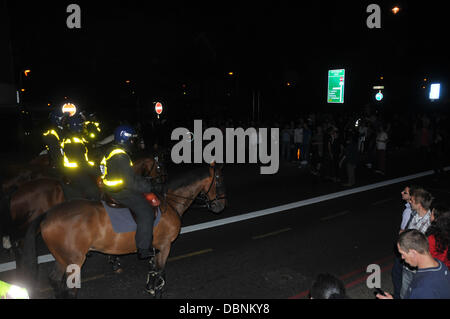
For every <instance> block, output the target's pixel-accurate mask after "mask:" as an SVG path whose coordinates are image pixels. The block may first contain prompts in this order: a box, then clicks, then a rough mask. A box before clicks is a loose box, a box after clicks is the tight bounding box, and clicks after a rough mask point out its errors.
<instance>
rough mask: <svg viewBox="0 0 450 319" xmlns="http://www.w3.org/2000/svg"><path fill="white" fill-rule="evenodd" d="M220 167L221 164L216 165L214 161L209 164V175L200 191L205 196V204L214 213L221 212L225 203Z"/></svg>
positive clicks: (221, 167)
mask: <svg viewBox="0 0 450 319" xmlns="http://www.w3.org/2000/svg"><path fill="white" fill-rule="evenodd" d="M222 169H223V166H218V165H216V164H215V163H213V164H211V166H210V168H209V175H210V176H209V178H207V179H206V182H205V183H204V187H203V189H202V193H203V195H204V197H206V199H205V201H206V206H207V207H208V209H209V210H211V211H212V212H214V213H216V214H218V213H220V212H222V211H223V210H224V209H225V205H226V194H225V183H224V179H223V173H222Z"/></svg>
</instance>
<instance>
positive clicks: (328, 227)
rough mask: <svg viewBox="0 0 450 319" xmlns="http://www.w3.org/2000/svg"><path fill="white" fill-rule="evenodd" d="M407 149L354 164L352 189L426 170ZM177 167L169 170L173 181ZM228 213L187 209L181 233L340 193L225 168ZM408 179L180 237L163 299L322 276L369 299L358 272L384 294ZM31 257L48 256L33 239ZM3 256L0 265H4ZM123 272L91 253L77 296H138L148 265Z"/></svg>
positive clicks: (43, 280) (282, 292)
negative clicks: (376, 277)
mask: <svg viewBox="0 0 450 319" xmlns="http://www.w3.org/2000/svg"><path fill="white" fill-rule="evenodd" d="M414 158H415V157H414V155H413V154H412V153H411V152H408V151H401V150H398V151H396V152H395V153H390V155H389V160H388V167H389V170H388V174H387V175H386V176H381V175H378V174H375V173H373V172H372V171H370V170H368V169H366V168H364V167H361V168H359V170H358V174H357V180H358V184H357V185H356V186H355V188H357V187H361V186H364V185H373V184H375V183H378V182H382V181H385V180H392V179H394V178H398V177H403V176H408V175H411V174H414V173H419V172H423V171H427V170H428V169H429V168H428V167H426V166H424V163H421V162H419V161H415V160H414ZM182 169H183V170H184V169H186V168H185V167H173V166H172V167H169V174H171V175H173V176H175V175H176V174H177V173H178V172H179V171H180V170H182ZM224 174H225V178H226V180H225V182H226V186H227V198H228V206H227V209H226V210H225V211H224V212H223V213H222V214H220V215H214V214H212V213H210V212H208V211H207V210H206V209H203V208H191V209H190V210H189V211H188V212H187V213H186V214H185V216H184V217H183V227H184V228H183V229H185V230H186V229H188V228H189V227H190V226H193V225H198V224H202V223H206V222H211V221H220V220H223V219H226V218H230V217H232V216H242V215H246V214H248V213H251V212H257V211H261V210H265V209H268V208H273V207H278V206H280V205H285V204H290V203H296V202H300V201H303V200H306V199H310V198H317V197H318V196H322V195H326V194H333V193H338V192H341V191H345V190H348V188H344V187H342V186H340V185H339V184H336V183H332V182H328V181H323V180H320V179H318V178H317V177H315V176H313V175H311V174H309V173H308V172H307V170H305V169H302V168H299V167H298V165H294V164H292V163H286V164H283V165H282V166H281V167H280V171H279V173H278V174H276V175H273V176H262V175H259V167H258V166H249V165H232V166H226V168H225V170H224ZM449 181H450V180H449V178H448V177H446V178H444V179H441V180H439V181H435V180H434V179H433V177H432V176H426V177H422V178H418V179H414V180H413V181H411V182H414V183H415V184H420V185H423V186H425V187H426V188H428V189H430V190H431V191H432V192H433V194H435V196H440V197H445V196H446V195H448V193H449V192H450V188H449ZM407 183H408V182H406V181H405V182H401V183H395V184H392V185H388V186H384V187H377V188H375V189H370V190H366V191H361V192H357V193H355V194H352V195H348V196H342V197H338V198H335V199H330V200H326V201H322V202H319V203H315V204H311V205H305V206H301V207H298V208H293V209H289V210H282V211H279V212H277V213H273V214H270V215H266V216H262V217H256V218H252V219H247V220H243V221H239V222H234V223H230V224H226V225H222V226H216V227H212V228H207V229H203V230H199V231H194V232H188V233H182V234H181V235H180V236H179V238H178V239H177V241H176V242H175V243H174V245H173V247H172V251H171V254H170V257H169V261H168V263H167V267H166V279H167V285H166V287H165V292H164V296H163V297H164V298H168V299H289V298H291V299H299V298H305V297H306V295H307V290H308V289H309V287H310V285H311V283H312V282H313V280H314V278H315V277H316V276H317V275H318V274H319V273H323V272H327V273H331V274H334V275H336V276H338V277H340V278H341V279H342V280H343V281H344V282H345V284H346V286H347V289H348V294H349V296H350V297H351V298H355V299H373V294H372V291H371V290H370V289H368V288H367V286H366V278H367V276H368V275H369V274H368V273H367V272H366V269H367V266H368V265H371V264H377V265H379V266H380V268H381V271H382V288H383V289H385V290H388V291H392V285H391V282H390V268H391V267H392V261H393V252H394V243H395V240H396V237H397V236H396V234H397V233H398V228H399V225H400V220H401V212H402V210H403V203H402V201H401V196H400V191H401V190H402V188H403V187H404V185H405V184H407ZM38 252H39V254H40V255H45V254H48V251H47V250H46V248H45V247H44V245H43V243H42V242H40V243H39V249H38ZM12 260H13V258H12V257H11V256H8V255H7V254H6V253H5V252H2V253H1V254H0V263H5V262H9V261H12ZM121 262H122V266H123V269H124V272H123V273H122V274H120V275H119V274H115V273H113V272H112V269H111V266H110V265H109V264H108V263H107V257H106V256H104V255H102V254H98V253H95V254H93V255H92V256H91V257H90V258H88V259H87V261H86V263H85V265H84V266H83V269H82V277H81V278H82V288H81V289H80V291H79V295H78V297H79V298H83V299H92V298H101V299H103V298H105V299H129V298H135V299H141V298H143V299H146V298H149V295H148V294H147V293H146V292H145V291H144V286H145V279H146V270H147V266H146V264H145V263H144V262H141V261H138V260H137V257H136V256H135V255H129V256H123V257H122V258H121ZM50 266H51V263H45V264H41V265H40V268H39V286H38V295H36V296H35V297H36V298H44V299H46V298H53V295H52V291H51V289H50V288H49V284H48V280H47V274H48V271H49V269H50ZM14 276H15V271H14V270H12V271H7V272H2V273H0V280H4V281H12V280H14Z"/></svg>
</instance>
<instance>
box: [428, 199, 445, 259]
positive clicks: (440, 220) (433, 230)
mask: <svg viewBox="0 0 450 319" xmlns="http://www.w3.org/2000/svg"><path fill="white" fill-rule="evenodd" d="M426 235H427V236H430V235H433V236H434V238H435V240H436V251H437V252H438V253H440V254H442V253H444V252H445V251H446V250H447V259H448V260H450V249H449V241H450V208H449V206H448V205H447V204H445V203H442V202H439V203H433V205H432V206H431V225H430V227H428V229H427V233H426Z"/></svg>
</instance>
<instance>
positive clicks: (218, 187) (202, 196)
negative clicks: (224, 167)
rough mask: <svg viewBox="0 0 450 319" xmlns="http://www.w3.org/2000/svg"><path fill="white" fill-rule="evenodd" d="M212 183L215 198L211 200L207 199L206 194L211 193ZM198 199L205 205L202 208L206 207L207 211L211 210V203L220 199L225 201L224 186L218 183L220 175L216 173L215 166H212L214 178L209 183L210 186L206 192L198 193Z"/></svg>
mask: <svg viewBox="0 0 450 319" xmlns="http://www.w3.org/2000/svg"><path fill="white" fill-rule="evenodd" d="M214 182H216V197H215V198H213V199H209V198H208V194H209V192H210V191H211V188H212V186H213V183H214ZM219 193H220V194H219ZM199 199H200V200H202V201H204V202H205V205H204V206H203V207H207V208H208V209H210V208H211V205H212V204H213V203H215V202H217V201H219V200H222V199H226V196H225V185H223V182H220V175H219V174H218V173H217V169H216V167H215V166H214V177H213V179H212V181H211V184H210V185H209V188H208V191H207V192H206V193H200V198H199Z"/></svg>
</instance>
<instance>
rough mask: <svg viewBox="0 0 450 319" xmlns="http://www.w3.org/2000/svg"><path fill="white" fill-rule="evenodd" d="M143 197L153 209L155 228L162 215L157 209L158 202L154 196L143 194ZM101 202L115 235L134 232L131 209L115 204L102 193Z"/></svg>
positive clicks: (133, 219) (134, 218)
mask: <svg viewBox="0 0 450 319" xmlns="http://www.w3.org/2000/svg"><path fill="white" fill-rule="evenodd" d="M144 196H145V198H146V199H147V201H148V202H149V203H150V205H151V206H152V208H153V212H154V214H155V217H154V225H153V227H156V226H157V225H158V224H159V221H160V220H161V214H162V212H161V209H160V208H159V206H160V201H159V199H158V198H157V197H156V195H155V194H144ZM101 202H102V204H103V207H104V208H105V210H106V212H107V214H108V215H109V218H110V220H111V224H112V226H113V229H114V231H115V232H116V233H119V234H120V233H128V232H133V231H136V223H137V222H136V215H135V214H134V212H133V211H132V210H131V209H129V208H128V207H125V206H123V205H121V204H119V203H117V202H116V201H115V200H114V199H113V198H111V197H110V196H109V195H108V194H106V193H105V192H102V198H101Z"/></svg>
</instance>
